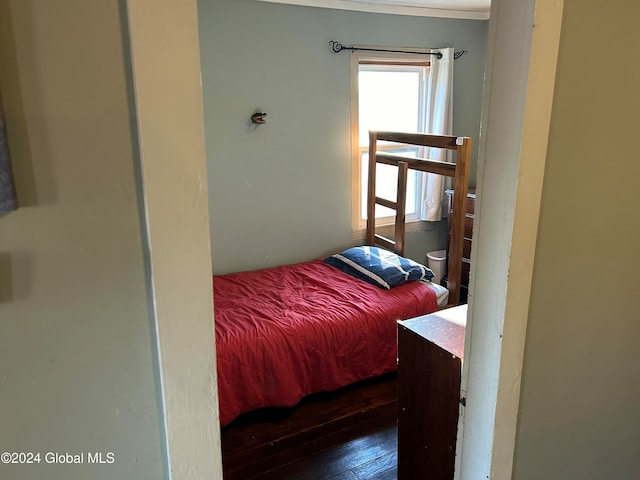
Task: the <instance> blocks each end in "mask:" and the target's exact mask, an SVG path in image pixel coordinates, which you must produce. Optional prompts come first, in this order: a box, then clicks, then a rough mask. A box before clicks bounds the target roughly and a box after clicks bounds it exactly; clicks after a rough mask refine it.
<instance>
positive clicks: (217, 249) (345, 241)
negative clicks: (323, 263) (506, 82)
mask: <svg viewBox="0 0 640 480" xmlns="http://www.w3.org/2000/svg"><path fill="white" fill-rule="evenodd" d="M198 4H199V20H200V40H201V42H200V44H201V52H202V69H203V91H204V100H205V128H206V138H207V143H208V145H209V146H210V148H209V152H208V167H209V172H210V174H211V175H210V179H209V187H210V191H211V193H210V209H211V219H212V222H211V239H212V250H213V253H214V259H215V261H214V271H215V272H216V273H226V272H229V271H237V270H249V269H254V268H262V267H267V266H272V265H278V264H286V263H293V262H297V261H305V260H310V259H313V258H316V257H320V256H322V255H325V254H327V253H331V252H334V251H337V250H339V249H341V248H344V247H346V246H349V245H351V244H352V243H353V240H352V232H351V156H350V155H351V150H350V131H349V128H350V108H351V100H350V63H349V53H348V52H344V53H341V54H339V55H336V54H333V53H331V51H330V49H329V45H328V41H329V40H330V39H336V40H339V41H340V42H342V43H344V44H347V45H348V44H354V43H355V44H369V45H382V46H396V47H402V46H405V47H420V46H422V47H434V46H448V45H451V46H454V47H456V48H457V49H466V50H468V51H469V53H468V54H467V55H465V56H463V57H462V58H461V59H460V60H457V61H456V65H455V75H454V78H455V81H454V96H455V100H454V119H455V120H454V122H455V124H454V130H455V132H456V134H458V135H468V136H471V137H473V138H474V139H475V140H477V138H478V132H479V119H480V106H481V97H482V87H483V63H484V57H485V42H486V31H487V22H486V21H474V20H447V19H434V18H412V17H405V16H399V15H382V14H369V13H361V12H349V11H343V10H331V9H324V8H312V7H298V6H292V5H278V4H269V3H261V2H256V1H254V0H216V1H212V0H199V3H198ZM256 109H262V110H264V111H266V112H267V113H268V117H267V121H268V123H267V125H261V126H258V127H256V126H255V125H251V124H250V123H249V117H250V116H251V114H252V113H253V112H254V111H255V110H256ZM475 152H477V141H476V142H475V146H474V154H473V159H474V160H473V162H472V166H471V170H472V172H471V177H472V178H475V170H476V162H475V156H476V155H475ZM430 228H431V231H430V232H429V234H428V235H421V236H419V237H416V238H413V236H412V235H411V234H409V235H408V238H407V246H408V251H409V252H413V256H414V257H416V259H418V260H423V259H424V254H425V253H426V252H427V251H429V250H431V249H435V248H442V247H444V245H445V243H446V226H444V225H438V226H437V227H435V228H434V226H431V227H430ZM414 245H415V247H414Z"/></svg>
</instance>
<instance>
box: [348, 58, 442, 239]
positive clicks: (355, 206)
mask: <svg viewBox="0 0 640 480" xmlns="http://www.w3.org/2000/svg"><path fill="white" fill-rule="evenodd" d="M403 50H405V51H410V52H412V53H379V52H363V51H353V52H352V53H351V132H350V134H351V226H352V231H353V239H361V238H363V236H364V232H365V229H366V219H362V218H361V217H362V215H361V213H362V208H363V205H362V195H363V190H362V189H363V187H362V173H363V169H362V161H361V158H362V154H363V152H364V151H367V150H368V145H366V146H362V147H361V146H360V122H359V109H360V98H359V72H360V67H361V65H364V66H365V70H366V69H370V70H376V69H375V66H376V65H387V66H389V67H390V68H391V69H397V70H402V67H403V66H408V67H421V68H425V67H426V71H424V75H423V77H422V78H421V86H420V90H421V91H420V98H421V99H424V100H425V101H421V102H420V106H419V114H418V115H419V119H418V129H419V131H420V129H422V128H423V127H424V125H425V123H426V115H427V105H426V98H427V95H428V73H429V70H428V68H429V66H430V62H429V57H428V56H426V55H424V54H425V53H428V52H430V50H429V49H415V48H414V49H403ZM408 147H409V146H408ZM411 147H412V146H411ZM378 148H379V149H380V150H384V145H379V146H378ZM416 197H417V198H416V200H418V199H419V198H420V192H419V189H417V190H416ZM393 200H395V199H393ZM394 220H395V219H394V217H393V216H387V217H378V218H376V226H379V227H381V228H382V230H381V233H383V234H386V231H385V228H387V229H388V230H389V232H391V231H392V226H393V223H394ZM406 223H407V230H406V231H417V230H420V228H419V225H420V212H419V211H416V212H415V213H414V214H412V215H411V216H407V217H406Z"/></svg>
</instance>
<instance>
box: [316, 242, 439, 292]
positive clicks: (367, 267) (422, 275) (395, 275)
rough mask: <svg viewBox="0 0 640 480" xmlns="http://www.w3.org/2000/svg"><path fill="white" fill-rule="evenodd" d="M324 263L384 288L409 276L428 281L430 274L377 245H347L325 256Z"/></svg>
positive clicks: (419, 266)
mask: <svg viewBox="0 0 640 480" xmlns="http://www.w3.org/2000/svg"><path fill="white" fill-rule="evenodd" d="M324 263H326V264H328V265H332V266H334V267H336V268H338V269H340V270H342V271H343V272H345V273H348V274H349V275H352V276H354V277H356V278H359V279H361V280H364V281H365V282H369V283H371V284H372V285H375V286H377V287H380V288H386V289H390V288H393V287H396V286H398V285H402V284H403V283H405V282H408V281H412V280H428V281H431V279H432V278H433V276H434V274H433V272H432V271H431V270H429V269H428V268H427V267H425V266H424V265H421V264H419V263H417V262H414V261H413V260H410V259H408V258H404V257H401V256H400V255H397V254H395V253H393V252H390V251H389V250H385V249H383V248H378V247H369V246H364V247H353V248H349V249H347V250H345V251H344V252H341V253H336V254H335V255H331V256H330V257H327V258H325V259H324Z"/></svg>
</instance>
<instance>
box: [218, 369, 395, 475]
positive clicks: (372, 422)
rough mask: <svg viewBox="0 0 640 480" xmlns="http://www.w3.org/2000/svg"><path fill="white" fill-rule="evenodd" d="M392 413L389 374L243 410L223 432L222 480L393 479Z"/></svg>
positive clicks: (392, 391)
mask: <svg viewBox="0 0 640 480" xmlns="http://www.w3.org/2000/svg"><path fill="white" fill-rule="evenodd" d="M396 418H397V384H396V376H395V374H392V375H386V376H383V377H379V378H376V379H374V380H371V381H367V382H363V383H359V384H357V385H354V386H350V387H347V388H344V389H341V390H340V391H337V392H331V393H328V394H321V395H314V396H311V397H309V398H307V399H305V400H304V401H303V402H302V403H301V404H300V405H299V406H297V407H296V408H294V409H267V410H263V411H260V412H254V413H251V414H248V415H243V416H241V417H240V418H239V419H238V420H237V421H235V422H233V423H232V424H231V425H229V426H228V427H225V428H223V430H222V454H223V466H224V473H225V480H235V479H242V480H248V479H252V480H270V479H274V480H275V479H278V480H287V479H288V480H298V479H334V480H364V479H367V480H372V479H374V478H375V479H377V480H384V479H388V478H395V468H396V461H397V421H396ZM385 475H386V476H385Z"/></svg>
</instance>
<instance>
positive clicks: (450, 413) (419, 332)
mask: <svg viewBox="0 0 640 480" xmlns="http://www.w3.org/2000/svg"><path fill="white" fill-rule="evenodd" d="M466 318H467V306H466V305H460V306H458V307H453V308H448V309H444V310H440V311H439V312H436V313H433V314H430V315H423V316H421V317H416V318H412V319H410V320H404V321H401V322H398V480H422V479H437V480H453V473H454V465H455V454H456V437H457V432H458V414H459V411H460V379H461V375H462V358H463V355H464V336H465V330H466V328H465V324H466Z"/></svg>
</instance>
